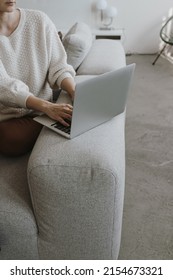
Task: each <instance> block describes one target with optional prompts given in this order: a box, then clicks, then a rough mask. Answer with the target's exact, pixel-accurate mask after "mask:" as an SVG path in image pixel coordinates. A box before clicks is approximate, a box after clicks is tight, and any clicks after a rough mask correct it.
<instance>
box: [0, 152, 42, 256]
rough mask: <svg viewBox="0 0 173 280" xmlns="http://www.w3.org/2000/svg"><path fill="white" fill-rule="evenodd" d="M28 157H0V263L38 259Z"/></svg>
mask: <svg viewBox="0 0 173 280" xmlns="http://www.w3.org/2000/svg"><path fill="white" fill-rule="evenodd" d="M28 157H29V155H26V156H22V157H18V158H6V157H1V156H0V164H1V168H0V247H1V250H0V260H6V259H37V258H38V250H37V226H36V222H35V218H34V215H33V209H32V204H31V199H30V193H29V189H28V184H27V176H26V170H27V163H28Z"/></svg>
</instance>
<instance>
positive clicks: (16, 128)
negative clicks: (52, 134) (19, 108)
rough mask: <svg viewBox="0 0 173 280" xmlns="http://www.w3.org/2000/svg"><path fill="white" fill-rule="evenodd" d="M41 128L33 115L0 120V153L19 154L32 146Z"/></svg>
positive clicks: (7, 154) (29, 149) (27, 150)
mask: <svg viewBox="0 0 173 280" xmlns="http://www.w3.org/2000/svg"><path fill="white" fill-rule="evenodd" d="M41 129H42V125H41V124H39V123H37V122H35V121H34V120H33V117H28V116H27V117H22V118H19V119H11V120H7V121H3V122H0V154H1V155H6V156H21V155H23V154H25V153H27V152H29V151H31V149H32V148H33V146H34V144H35V141H36V139H37V137H38V135H39V133H40V131H41Z"/></svg>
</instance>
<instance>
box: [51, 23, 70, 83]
mask: <svg viewBox="0 0 173 280" xmlns="http://www.w3.org/2000/svg"><path fill="white" fill-rule="evenodd" d="M47 46H48V52H49V58H50V63H49V71H48V82H49V84H50V86H51V87H52V88H53V87H54V85H55V84H57V85H58V86H59V87H60V86H61V82H62V80H63V79H65V78H67V77H74V76H75V71H74V69H73V67H72V66H71V65H69V64H67V55H66V52H65V49H64V47H63V45H62V42H61V40H60V38H59V36H58V33H57V30H56V27H55V25H54V24H53V23H52V22H51V20H50V21H49V28H48V32H47Z"/></svg>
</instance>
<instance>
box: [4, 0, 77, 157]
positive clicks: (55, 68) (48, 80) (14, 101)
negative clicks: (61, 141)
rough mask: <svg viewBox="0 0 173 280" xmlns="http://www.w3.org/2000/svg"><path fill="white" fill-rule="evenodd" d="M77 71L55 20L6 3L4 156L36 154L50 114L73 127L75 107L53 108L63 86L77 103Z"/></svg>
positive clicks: (40, 13) (62, 106) (11, 3)
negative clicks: (42, 118) (42, 120)
mask: <svg viewBox="0 0 173 280" xmlns="http://www.w3.org/2000/svg"><path fill="white" fill-rule="evenodd" d="M74 75H75V72H74V70H73V68H72V67H71V66H70V65H68V64H67V62H66V53H65V51H64V48H63V46H62V44H61V41H60V39H59V36H58V35H57V30H56V28H55V26H54V24H53V23H52V21H51V20H50V19H49V18H48V17H47V16H46V15H45V14H44V13H42V12H40V11H34V10H27V9H19V8H16V1H14V0H0V154H5V155H10V156H18V155H22V154H24V153H26V152H28V151H30V150H31V149H32V147H33V145H34V143H35V141H36V139H37V137H38V134H39V133H40V130H41V125H40V124H38V123H36V122H35V121H34V120H33V117H34V116H35V115H36V114H39V113H45V114H47V115H48V116H49V117H51V118H52V119H54V120H57V121H59V122H61V123H62V124H64V125H66V126H67V125H68V123H67V122H66V121H65V119H70V118H71V115H72V109H73V108H72V106H71V105H68V104H61V105H60V104H54V103H51V102H50V101H51V95H52V89H53V88H56V87H57V88H58V87H61V88H62V89H63V90H65V91H67V92H68V94H69V95H70V96H71V98H72V99H73V97H74V92H75V83H74V79H73V77H74Z"/></svg>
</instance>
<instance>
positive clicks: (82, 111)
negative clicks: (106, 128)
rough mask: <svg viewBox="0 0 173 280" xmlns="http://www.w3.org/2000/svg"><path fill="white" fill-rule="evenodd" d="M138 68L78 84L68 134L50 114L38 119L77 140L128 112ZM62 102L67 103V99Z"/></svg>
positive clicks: (133, 66) (109, 73) (130, 68)
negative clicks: (135, 71)
mask: <svg viewBox="0 0 173 280" xmlns="http://www.w3.org/2000/svg"><path fill="white" fill-rule="evenodd" d="M134 69H135V64H130V65H128V66H125V67H122V68H120V69H118V70H114V71H111V72H108V73H105V74H102V75H99V76H96V77H94V78H91V79H87V80H85V81H83V82H80V83H78V84H77V85H76V90H75V98H74V103H73V114H72V120H71V130H70V132H66V130H67V128H66V127H64V128H62V129H63V130H64V131H62V130H61V129H59V128H58V127H59V125H57V122H56V121H54V120H52V119H50V118H49V117H48V116H46V115H42V116H38V117H36V118H34V119H35V120H36V121H37V122H39V123H41V124H43V125H45V126H47V127H49V128H50V129H52V130H54V131H55V132H57V133H59V134H61V135H63V136H65V137H67V138H69V139H72V138H74V137H76V136H78V135H80V134H82V133H84V132H86V131H88V130H90V129H92V128H94V127H96V126H98V125H100V124H102V123H104V122H106V121H108V120H110V119H112V118H113V117H115V116H116V115H118V114H120V113H122V112H123V111H124V110H125V107H126V101H127V95H128V92H129V89H130V85H131V81H132V77H133V73H134ZM66 95H67V94H66ZM60 99H61V97H60ZM61 103H65V102H64V100H63V97H62V100H61ZM66 103H68V102H66ZM60 126H61V125H60ZM62 127H63V126H62Z"/></svg>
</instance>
